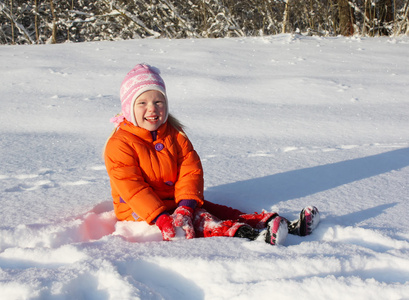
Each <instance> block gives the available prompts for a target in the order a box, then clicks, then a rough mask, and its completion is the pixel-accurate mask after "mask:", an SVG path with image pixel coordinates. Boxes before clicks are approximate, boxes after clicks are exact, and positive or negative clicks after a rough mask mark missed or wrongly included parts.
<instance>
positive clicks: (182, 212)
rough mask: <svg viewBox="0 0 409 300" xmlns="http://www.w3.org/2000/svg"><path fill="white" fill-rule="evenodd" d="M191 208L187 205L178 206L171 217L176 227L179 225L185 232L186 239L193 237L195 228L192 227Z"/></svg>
mask: <svg viewBox="0 0 409 300" xmlns="http://www.w3.org/2000/svg"><path fill="white" fill-rule="evenodd" d="M193 212H194V210H193V208H190V207H188V206H179V207H178V208H176V210H175V211H174V213H173V215H172V217H173V219H174V224H175V226H176V227H180V228H182V229H183V231H184V232H185V238H186V239H188V240H189V239H193V238H194V237H195V229H194V227H193Z"/></svg>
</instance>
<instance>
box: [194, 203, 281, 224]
mask: <svg viewBox="0 0 409 300" xmlns="http://www.w3.org/2000/svg"><path fill="white" fill-rule="evenodd" d="M202 208H203V209H204V210H206V211H208V212H209V213H211V214H212V215H213V216H215V217H217V218H218V219H220V220H235V221H239V222H241V223H245V224H248V225H250V226H251V227H253V228H257V229H262V228H265V227H267V223H268V221H270V220H272V219H273V218H275V217H276V216H277V215H278V214H277V213H267V212H262V213H253V214H246V213H244V212H242V211H240V210H238V209H234V208H231V207H229V206H225V205H221V204H216V203H212V202H210V201H207V200H204V203H203V206H202Z"/></svg>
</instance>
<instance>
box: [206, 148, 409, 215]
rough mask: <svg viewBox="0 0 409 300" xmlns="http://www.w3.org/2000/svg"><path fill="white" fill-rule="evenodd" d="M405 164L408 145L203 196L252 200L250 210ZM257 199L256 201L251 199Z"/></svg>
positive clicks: (213, 189)
mask: <svg viewBox="0 0 409 300" xmlns="http://www.w3.org/2000/svg"><path fill="white" fill-rule="evenodd" d="M408 165H409V148H403V149H397V150H393V151H389V152H385V153H381V154H377V155H372V156H367V157H363V158H356V159H351V160H346V161H342V162H337V163H332V164H327V165H321V166H316V167H311V168H305V169H300V170H293V171H288V172H283V173H278V174H274V175H270V176H266V177H261V178H254V179H249V180H245V181H239V182H233V183H229V184H224V185H219V186H215V187H211V188H208V189H207V190H206V198H207V199H209V200H210V201H213V202H216V203H220V204H225V205H229V204H230V203H231V202H237V199H243V200H246V201H252V202H253V203H252V206H254V205H256V207H254V209H262V208H264V207H266V206H271V204H272V203H277V202H280V201H286V200H291V199H297V198H301V197H305V196H309V195H313V194H316V193H319V192H322V191H325V190H329V189H332V188H335V187H338V186H341V185H344V184H348V183H351V182H354V181H358V180H362V179H365V178H369V177H373V176H376V175H379V174H383V173H387V172H390V171H393V170H399V169H402V168H404V167H407V166H408ZM253 199H257V201H253Z"/></svg>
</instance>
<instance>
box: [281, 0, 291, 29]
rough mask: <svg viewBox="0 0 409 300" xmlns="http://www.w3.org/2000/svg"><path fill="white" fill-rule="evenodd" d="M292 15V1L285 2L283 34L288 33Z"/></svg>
mask: <svg viewBox="0 0 409 300" xmlns="http://www.w3.org/2000/svg"><path fill="white" fill-rule="evenodd" d="M289 15H290V0H286V1H285V8H284V16H283V30H282V33H286V32H287V24H288V19H289Z"/></svg>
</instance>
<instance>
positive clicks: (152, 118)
mask: <svg viewBox="0 0 409 300" xmlns="http://www.w3.org/2000/svg"><path fill="white" fill-rule="evenodd" d="M133 109H134V116H135V120H136V124H138V126H139V127H142V128H144V129H146V130H149V131H155V130H157V129H158V128H159V126H160V125H162V124H163V121H164V119H165V116H166V110H167V107H166V99H165V96H163V94H162V93H161V92H159V91H156V90H152V91H147V92H144V93H143V94H141V95H140V96H139V97H138V98H136V100H135V104H134V108H133Z"/></svg>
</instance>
